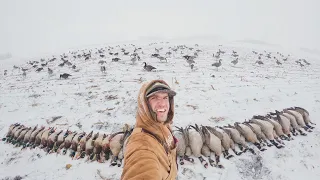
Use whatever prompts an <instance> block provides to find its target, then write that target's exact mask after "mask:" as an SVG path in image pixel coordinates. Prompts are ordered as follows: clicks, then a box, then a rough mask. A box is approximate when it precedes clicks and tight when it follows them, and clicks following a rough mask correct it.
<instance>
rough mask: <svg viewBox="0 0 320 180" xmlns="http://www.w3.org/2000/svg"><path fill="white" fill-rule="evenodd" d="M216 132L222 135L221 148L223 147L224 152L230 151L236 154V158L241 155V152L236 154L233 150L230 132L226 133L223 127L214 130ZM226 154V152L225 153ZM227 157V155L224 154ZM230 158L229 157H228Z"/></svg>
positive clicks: (233, 144) (234, 149) (233, 145)
mask: <svg viewBox="0 0 320 180" xmlns="http://www.w3.org/2000/svg"><path fill="white" fill-rule="evenodd" d="M216 130H217V131H219V132H220V133H221V134H222V137H223V138H222V140H221V142H222V146H223V147H224V149H225V151H226V150H227V149H230V148H231V149H232V151H233V152H234V154H236V155H237V156H239V155H241V154H242V153H243V152H242V151H240V152H238V151H237V150H236V148H235V143H234V141H233V139H232V138H231V134H230V132H228V131H226V130H225V129H224V128H223V127H220V126H218V127H217V128H216ZM227 152H228V151H227ZM226 155H228V154H226ZM229 158H230V157H229Z"/></svg>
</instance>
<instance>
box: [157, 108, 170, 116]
mask: <svg viewBox="0 0 320 180" xmlns="http://www.w3.org/2000/svg"><path fill="white" fill-rule="evenodd" d="M166 111H167V110H166V109H157V110H156V112H157V115H163V114H165V112H166Z"/></svg>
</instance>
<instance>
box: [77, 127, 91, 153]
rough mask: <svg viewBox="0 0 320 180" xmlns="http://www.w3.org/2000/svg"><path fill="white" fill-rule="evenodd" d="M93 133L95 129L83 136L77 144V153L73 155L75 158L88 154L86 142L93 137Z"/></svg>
mask: <svg viewBox="0 0 320 180" xmlns="http://www.w3.org/2000/svg"><path fill="white" fill-rule="evenodd" d="M92 135H93V131H91V132H90V133H89V134H87V135H85V136H83V137H82V138H81V139H80V140H79V142H78V145H77V149H76V154H75V156H74V157H73V159H79V158H84V156H85V155H86V154H85V152H86V142H87V141H88V140H89V139H90V138H91V137H92Z"/></svg>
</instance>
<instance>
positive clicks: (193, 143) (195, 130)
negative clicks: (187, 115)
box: [188, 124, 213, 168]
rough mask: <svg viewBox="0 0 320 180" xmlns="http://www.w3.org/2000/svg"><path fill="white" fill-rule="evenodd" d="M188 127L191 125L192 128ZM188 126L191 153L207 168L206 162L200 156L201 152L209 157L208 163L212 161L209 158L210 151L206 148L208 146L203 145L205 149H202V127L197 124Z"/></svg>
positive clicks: (203, 140) (203, 141)
mask: <svg viewBox="0 0 320 180" xmlns="http://www.w3.org/2000/svg"><path fill="white" fill-rule="evenodd" d="M190 127H192V129H191V128H190ZM190 127H189V128H188V138H189V143H190V148H191V151H192V154H193V155H194V156H195V157H197V158H198V159H199V160H200V162H201V164H202V165H203V166H204V167H205V168H208V163H207V162H206V160H205V159H204V158H203V157H202V154H204V155H205V156H207V157H208V158H209V163H210V164H212V163H213V161H212V159H211V158H210V151H208V150H206V149H209V148H206V147H205V149H203V145H204V143H205V136H204V133H203V131H202V129H200V128H199V126H198V125H197V124H196V125H195V126H192V125H190ZM206 146H207V145H206ZM203 151H204V152H203Z"/></svg>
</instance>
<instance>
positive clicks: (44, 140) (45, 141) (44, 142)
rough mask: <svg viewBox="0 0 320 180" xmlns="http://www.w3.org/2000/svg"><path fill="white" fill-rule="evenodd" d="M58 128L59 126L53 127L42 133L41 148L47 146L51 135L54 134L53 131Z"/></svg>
mask: <svg viewBox="0 0 320 180" xmlns="http://www.w3.org/2000/svg"><path fill="white" fill-rule="evenodd" d="M56 129H57V128H54V127H52V128H50V129H48V130H45V131H44V132H43V133H42V135H41V142H40V147H39V148H40V149H43V148H45V147H47V146H48V139H49V136H50V135H51V134H53V133H54V132H55V131H56Z"/></svg>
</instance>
